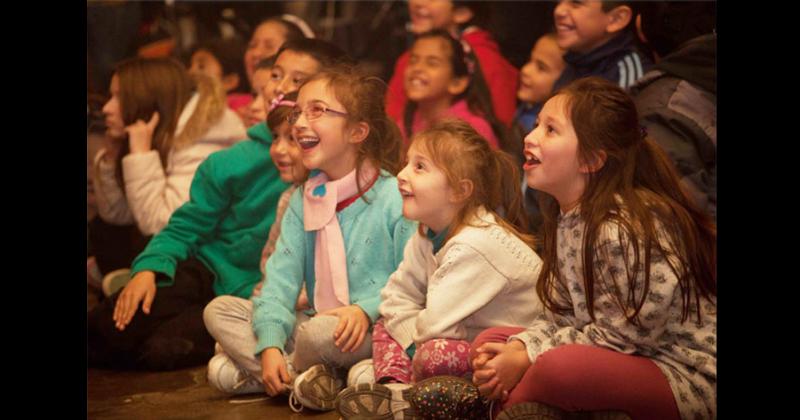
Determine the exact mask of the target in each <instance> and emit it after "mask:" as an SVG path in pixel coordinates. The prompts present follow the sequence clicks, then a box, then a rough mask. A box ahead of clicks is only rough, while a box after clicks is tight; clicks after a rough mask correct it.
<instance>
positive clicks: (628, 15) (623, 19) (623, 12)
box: [606, 5, 633, 34]
mask: <svg viewBox="0 0 800 420" xmlns="http://www.w3.org/2000/svg"><path fill="white" fill-rule="evenodd" d="M631 19H633V11H632V10H631V8H630V6H624V5H623V6H617V7H615V8H613V9H611V11H610V12H608V23H607V24H606V32H608V33H610V34H613V33H616V32H619V31H621V30H623V29H625V27H627V26H628V24H629V23H630V22H631Z"/></svg>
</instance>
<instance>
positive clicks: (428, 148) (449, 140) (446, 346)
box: [337, 120, 542, 418]
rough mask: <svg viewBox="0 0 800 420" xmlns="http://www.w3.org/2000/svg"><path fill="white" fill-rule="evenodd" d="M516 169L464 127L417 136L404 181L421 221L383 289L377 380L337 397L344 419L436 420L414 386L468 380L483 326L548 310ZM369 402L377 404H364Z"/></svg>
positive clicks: (440, 411)
mask: <svg viewBox="0 0 800 420" xmlns="http://www.w3.org/2000/svg"><path fill="white" fill-rule="evenodd" d="M518 172H519V170H518V169H517V167H516V165H514V162H513V160H512V158H511V157H510V156H509V155H508V154H506V153H504V152H501V151H497V150H492V149H490V148H489V147H488V144H487V143H486V141H485V140H484V139H483V138H481V136H480V134H478V133H477V132H476V131H475V129H473V128H472V127H470V126H469V125H468V124H467V123H465V122H463V121H458V120H446V121H444V122H441V123H439V124H437V125H435V126H433V127H432V128H430V129H428V130H426V131H423V132H422V133H419V134H416V135H415V136H414V142H413V143H412V144H411V147H410V149H409V150H408V165H406V167H405V168H404V169H403V170H402V171H401V172H400V173H399V174H398V175H397V179H398V184H399V187H400V193H401V194H402V196H403V215H404V216H405V217H407V218H409V219H412V220H416V221H418V222H419V224H420V225H419V232H418V234H416V235H414V236H413V237H412V238H411V240H410V241H409V242H408V244H407V245H406V249H405V252H404V254H405V255H404V258H403V262H402V263H401V264H400V266H399V267H398V268H397V271H395V272H394V273H393V274H392V276H391V277H390V278H389V282H388V283H387V284H386V287H384V288H383V291H382V292H381V299H382V302H381V306H380V307H379V310H380V313H381V318H380V320H379V321H378V322H377V323H376V324H375V328H374V330H373V339H372V359H373V363H374V369H375V374H374V376H375V378H376V379H377V384H375V385H370V386H364V385H357V386H351V387H350V388H348V389H346V390H345V391H343V392H342V393H341V394H339V401H338V403H337V408H338V410H339V414H340V415H341V416H342V417H344V418H384V417H383V416H385V418H392V417H391V416H390V413H392V414H399V413H403V412H404V414H403V415H404V417H405V418H409V417H413V416H412V415H411V414H412V413H413V412H415V411H421V412H419V413H418V414H419V415H422V416H423V417H424V416H425V415H429V414H431V413H430V412H429V411H430V409H431V408H432V407H430V406H425V405H423V406H419V404H416V403H418V402H419V401H416V403H415V404H413V405H412V400H413V399H414V398H413V397H411V398H407V397H405V398H404V395H406V396H408V395H410V394H409V393H408V392H405V393H404V391H407V390H409V389H410V388H411V387H412V385H411V384H414V383H417V386H415V388H416V394H421V393H424V392H425V391H424V388H425V386H426V385H425V384H426V383H425V382H424V381H423V380H424V379H426V378H430V377H432V376H436V375H453V376H458V377H464V376H469V375H470V374H471V373H472V369H471V367H470V364H469V357H468V356H469V354H468V353H469V343H470V341H471V340H473V339H474V337H477V335H478V333H479V332H480V331H481V330H482V329H483V328H486V327H488V326H509V325H518V324H517V323H518V322H520V321H521V320H533V319H534V317H535V316H536V315H538V314H539V313H540V312H541V309H542V306H541V303H540V301H539V299H538V297H537V296H536V292H535V289H536V282H535V281H536V277H537V276H538V275H539V269H540V264H541V259H540V258H539V256H538V255H536V253H535V252H534V251H533V250H532V248H531V247H532V242H533V238H531V237H530V236H528V235H525V234H523V233H522V232H524V224H525V215H524V212H523V211H522V207H521V205H520V197H519V192H518V191H519V190H518V184H517V182H516V180H517V179H519V173H518ZM499 211H501V212H502V213H503V214H505V216H504V217H503V216H500V214H499V213H498V212H499ZM528 322H529V321H528ZM420 381H423V382H420ZM383 384H385V385H383ZM365 398H366V399H372V400H373V404H370V405H366V406H365V405H360V404H358V401H361V400H363V399H365ZM447 409H448V408H447V407H437V408H436V410H437V412H436V413H435V414H437V415H439V416H442V415H445V414H448V413H449V412H448V411H447ZM450 414H453V413H450ZM394 418H396V416H395V417H394Z"/></svg>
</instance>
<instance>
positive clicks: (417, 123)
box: [395, 99, 500, 149]
mask: <svg viewBox="0 0 800 420" xmlns="http://www.w3.org/2000/svg"><path fill="white" fill-rule="evenodd" d="M444 118H458V119H460V120H464V121H466V122H467V123H469V125H471V126H472V128H474V129H475V131H477V132H478V133H479V134H480V135H482V136H483V137H484V138H486V140H487V141H488V142H489V145H490V146H492V149H499V148H500V142H499V141H498V140H497V136H495V135H494V131H492V126H491V125H489V122H488V121H486V120H485V119H484V118H483V117H481V116H479V115H475V114H473V113H472V111H470V110H469V107H468V106H467V101H466V100H465V99H462V100H460V101H458V102H456V103H454V104H453V105H451V106H450V109H448V110H447V112H446V113H445V115H444ZM395 122H396V123H397V125H398V126H399V127H400V132H401V133H403V139H405V141H406V143H408V138H409V137H410V136H409V135H408V134H407V133H406V128H405V127H404V126H403V120H402V118H401V119H399V120H395ZM426 128H428V126H427V125H426V124H425V121H424V120H423V119H422V115H420V113H419V110H417V112H415V113H414V119H413V121H412V122H411V131H412V133H411V134H414V133H419V132H420V131H422V130H425V129H426Z"/></svg>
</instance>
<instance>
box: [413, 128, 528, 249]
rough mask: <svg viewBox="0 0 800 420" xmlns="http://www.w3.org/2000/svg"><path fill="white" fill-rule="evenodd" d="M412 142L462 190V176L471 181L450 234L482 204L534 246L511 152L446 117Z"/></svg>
mask: <svg viewBox="0 0 800 420" xmlns="http://www.w3.org/2000/svg"><path fill="white" fill-rule="evenodd" d="M411 145H412V147H418V148H420V149H421V150H422V151H423V152H424V153H425V154H426V155H427V156H429V157H430V158H431V160H433V162H434V164H435V165H436V166H437V167H439V168H440V169H441V170H442V172H444V173H445V176H446V177H447V181H448V184H449V185H450V186H451V187H452V188H455V189H458V185H459V183H460V182H461V181H462V180H469V181H470V182H471V183H472V186H473V189H472V193H471V194H470V196H469V197H468V198H467V199H466V201H465V203H464V206H463V207H462V208H461V210H459V212H458V214H457V215H456V219H455V220H454V221H453V223H452V224H451V227H450V229H449V230H448V234H447V238H446V239H450V238H451V237H453V236H454V235H455V234H456V233H458V231H459V230H461V228H463V227H464V226H466V225H468V223H469V220H471V219H472V218H473V217H474V216H475V215H476V213H477V211H478V209H479V208H480V207H484V208H486V210H487V211H488V212H490V213H492V214H493V215H494V216H495V218H496V220H497V223H498V224H499V225H500V226H502V227H503V228H505V229H508V230H509V231H510V232H512V233H513V234H514V235H515V236H517V237H518V238H519V239H521V240H522V241H523V242H525V243H526V244H527V245H528V246H529V247H531V248H533V244H534V237H533V236H532V235H530V234H528V233H527V231H528V226H527V217H526V216H525V212H524V210H523V208H522V194H521V191H520V187H519V182H518V180H519V179H520V173H519V169H517V166H516V163H515V161H514V158H512V157H511V155H509V154H508V153H506V152H504V151H502V150H492V148H491V146H489V142H488V141H487V140H486V139H485V138H484V137H483V136H481V135H480V134H479V133H478V132H477V131H475V129H474V128H473V127H472V126H471V125H469V124H468V123H466V122H465V121H462V120H457V119H444V120H442V121H440V122H437V123H436V124H434V125H432V126H431V127H430V128H428V129H426V130H424V131H421V132H419V133H417V134H415V135H414V136H413V137H412V143H411ZM500 212H502V214H503V215H502V216H501V215H500Z"/></svg>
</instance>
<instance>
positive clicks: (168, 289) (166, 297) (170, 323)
mask: <svg viewBox="0 0 800 420" xmlns="http://www.w3.org/2000/svg"><path fill="white" fill-rule="evenodd" d="M162 276H163V274H158V278H157V279H158V280H160V279H161V278H163V277H162ZM213 282H214V274H213V273H212V272H211V271H209V270H208V268H206V267H205V265H203V263H201V262H200V261H199V260H197V259H195V258H189V259H188V260H186V261H182V262H180V263H178V267H177V269H176V271H175V283H174V284H173V285H172V286H165V287H159V288H158V289H157V290H156V296H155V299H154V300H153V304H152V306H151V307H150V314H149V315H147V314H145V313H144V312H142V310H141V304H140V305H139V307H138V308H137V311H136V314H135V315H134V317H133V319H132V320H131V322H130V324H128V326H127V327H126V328H125V330H124V331H119V330H118V329H117V328H116V326H115V325H114V324H115V323H114V320H113V318H112V317H113V315H114V307H115V306H116V304H117V298H119V294H120V293H121V291H119V292H117V293H115V294H114V295H112V296H111V297H110V298H109V299H106V300H104V301H103V302H101V303H100V304H99V305H98V306H97V307H96V308H94V309H92V311H91V312H89V315H88V325H87V328H88V331H87V335H88V352H89V354H88V360H89V367H95V368H103V369H144V370H173V369H181V368H184V367H189V366H197V365H201V364H204V363H207V362H208V360H209V359H210V358H211V356H213V355H214V339H213V338H212V337H211V336H210V335H209V334H208V331H206V327H205V324H203V309H204V308H205V306H206V304H208V302H210V301H211V300H212V299H214V297H215V295H214V289H213V287H212V286H213Z"/></svg>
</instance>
